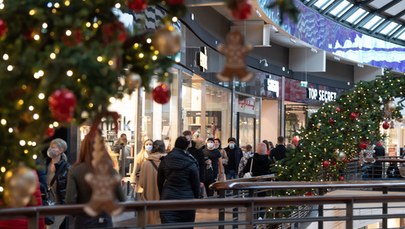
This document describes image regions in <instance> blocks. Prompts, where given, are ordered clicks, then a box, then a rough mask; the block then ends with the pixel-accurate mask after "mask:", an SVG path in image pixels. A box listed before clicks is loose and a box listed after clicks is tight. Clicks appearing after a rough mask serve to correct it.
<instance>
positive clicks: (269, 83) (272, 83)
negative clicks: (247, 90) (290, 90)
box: [265, 79, 280, 98]
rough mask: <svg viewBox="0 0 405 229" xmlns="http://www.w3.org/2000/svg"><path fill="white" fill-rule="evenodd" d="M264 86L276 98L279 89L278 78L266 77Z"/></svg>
mask: <svg viewBox="0 0 405 229" xmlns="http://www.w3.org/2000/svg"><path fill="white" fill-rule="evenodd" d="M265 87H266V90H267V91H269V92H271V93H273V94H275V98H278V95H279V90H280V86H279V82H278V80H273V79H266V84H265Z"/></svg>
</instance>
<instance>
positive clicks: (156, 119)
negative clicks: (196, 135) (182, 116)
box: [138, 69, 179, 151]
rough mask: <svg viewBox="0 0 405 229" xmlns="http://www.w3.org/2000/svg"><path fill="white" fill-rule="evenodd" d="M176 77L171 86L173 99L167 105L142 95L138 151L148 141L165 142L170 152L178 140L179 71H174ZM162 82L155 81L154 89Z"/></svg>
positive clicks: (147, 95) (146, 94)
mask: <svg viewBox="0 0 405 229" xmlns="http://www.w3.org/2000/svg"><path fill="white" fill-rule="evenodd" d="M172 73H173V74H174V75H175V76H174V79H173V82H172V83H171V84H170V92H171V97H170V101H169V102H168V103H166V104H163V105H162V104H158V103H156V102H154V101H153V98H152V94H151V93H146V92H145V91H143V92H142V93H141V98H143V99H141V100H142V106H141V113H142V116H141V117H142V122H141V129H140V130H141V142H140V145H139V147H138V149H139V150H138V151H140V149H141V145H142V142H143V141H145V140H146V139H152V140H163V141H164V142H165V145H166V148H167V150H170V149H171V148H172V147H173V145H174V141H175V140H176V138H177V136H178V133H179V130H178V119H179V116H178V110H179V109H178V107H179V104H178V100H179V97H178V91H179V88H178V73H179V70H177V69H173V70H172ZM159 84H160V82H157V81H153V82H152V88H154V87H156V86H158V85H159Z"/></svg>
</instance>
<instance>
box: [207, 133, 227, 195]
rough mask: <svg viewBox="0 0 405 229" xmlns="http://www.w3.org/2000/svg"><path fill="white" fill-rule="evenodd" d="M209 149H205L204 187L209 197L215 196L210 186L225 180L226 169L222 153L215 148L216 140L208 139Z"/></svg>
mask: <svg viewBox="0 0 405 229" xmlns="http://www.w3.org/2000/svg"><path fill="white" fill-rule="evenodd" d="M206 146H207V147H205V148H204V150H203V153H204V159H205V172H204V185H205V191H206V192H207V196H213V195H214V190H212V189H210V188H209V186H210V185H211V184H212V183H214V182H215V181H217V180H224V176H225V174H224V167H223V165H222V158H221V153H220V152H219V150H218V149H216V148H215V144H214V139H213V138H207V145H206Z"/></svg>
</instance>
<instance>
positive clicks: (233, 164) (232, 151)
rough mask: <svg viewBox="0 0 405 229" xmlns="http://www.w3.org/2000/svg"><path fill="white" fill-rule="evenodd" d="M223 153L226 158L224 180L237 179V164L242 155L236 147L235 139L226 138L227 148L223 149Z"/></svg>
mask: <svg viewBox="0 0 405 229" xmlns="http://www.w3.org/2000/svg"><path fill="white" fill-rule="evenodd" d="M225 152H226V155H227V156H228V173H227V174H226V179H235V178H238V169H239V163H240V159H242V156H243V154H242V150H241V149H240V148H239V147H238V146H237V145H236V139H235V138H233V137H230V138H228V146H227V147H226V148H225Z"/></svg>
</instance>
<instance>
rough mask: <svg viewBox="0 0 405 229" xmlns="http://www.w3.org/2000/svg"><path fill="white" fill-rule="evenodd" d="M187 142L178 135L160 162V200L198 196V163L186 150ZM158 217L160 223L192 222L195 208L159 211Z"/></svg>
mask: <svg viewBox="0 0 405 229" xmlns="http://www.w3.org/2000/svg"><path fill="white" fill-rule="evenodd" d="M189 144H190V142H189V141H188V140H187V138H186V137H183V136H181V137H178V138H177V139H176V142H175V144H174V149H173V150H172V152H170V153H169V154H168V155H167V156H166V157H164V158H163V160H162V162H161V163H160V165H159V169H158V189H159V194H160V199H161V200H179V199H193V198H198V197H199V192H200V178H199V175H198V174H199V172H198V164H197V161H196V160H195V159H194V157H193V156H192V155H191V154H189V153H188V152H187V148H188V147H189ZM160 219H161V221H162V223H178V222H194V220H195V210H182V211H160ZM191 228H192V227H191Z"/></svg>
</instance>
